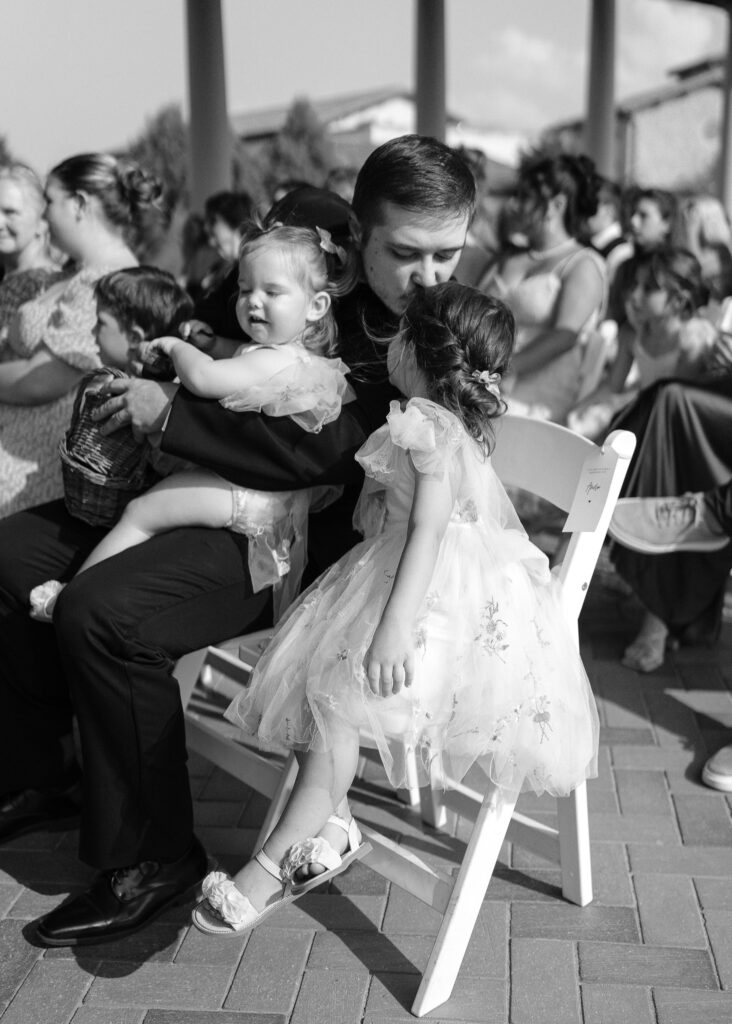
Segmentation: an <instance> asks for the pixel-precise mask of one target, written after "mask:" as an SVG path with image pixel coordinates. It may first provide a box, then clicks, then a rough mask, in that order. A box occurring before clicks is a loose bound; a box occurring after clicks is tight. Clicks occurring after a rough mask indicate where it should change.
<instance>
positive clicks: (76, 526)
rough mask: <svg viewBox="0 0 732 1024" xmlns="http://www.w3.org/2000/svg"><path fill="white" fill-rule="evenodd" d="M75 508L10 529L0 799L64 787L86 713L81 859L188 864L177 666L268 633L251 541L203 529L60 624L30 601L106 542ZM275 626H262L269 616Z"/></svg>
mask: <svg viewBox="0 0 732 1024" xmlns="http://www.w3.org/2000/svg"><path fill="white" fill-rule="evenodd" d="M104 532H105V531H104V530H101V529H95V528H91V527H89V526H87V525H85V524H84V523H82V522H79V521H78V520H75V519H73V518H72V517H71V516H69V515H68V513H67V512H66V509H65V506H64V504H63V502H62V501H58V502H52V503H50V504H48V505H43V506H39V507H37V508H34V509H30V510H28V511H25V512H20V513H18V514H17V515H14V516H11V517H9V518H7V519H4V520H2V521H0V651H1V655H0V793H7V792H10V791H12V790H15V789H20V788H24V787H27V786H32V787H46V786H53V785H54V784H57V783H58V780H59V779H60V778H61V777H62V776H63V746H62V744H63V741H64V740H67V739H68V737H69V735H70V734H71V728H72V715H76V718H77V722H78V729H79V735H80V739H81V747H82V759H83V768H84V771H83V810H82V820H81V835H80V856H81V858H82V859H83V860H85V861H86V862H87V863H89V864H91V865H92V866H94V867H96V868H99V869H102V870H103V869H107V868H114V867H123V866H126V865H129V864H135V863H137V862H139V861H142V860H174V859H176V858H177V857H179V856H180V855H181V854H182V853H183V852H184V851H185V850H186V849H187V847H188V845H189V843H190V841H191V838H192V827H193V826H192V804H191V795H190V788H189V783H188V773H187V768H186V746H185V731H184V722H183V713H182V707H181V702H180V697H179V691H178V685H177V683H176V680H175V679H174V677H173V675H172V669H173V666H174V663H175V660H176V659H177V658H178V657H180V656H181V655H182V654H185V653H187V652H188V651H192V650H196V649H197V648H199V647H203V646H205V645H206V644H209V643H217V642H219V641H221V640H225V639H227V638H229V637H232V636H236V635H237V634H239V633H243V632H246V631H247V630H248V629H250V628H252V625H253V624H254V623H255V622H257V624H258V625H259V624H263V623H264V620H263V619H262V615H263V614H266V613H267V611H268V608H269V605H270V603H271V602H270V600H269V598H270V595H269V592H266V591H265V592H262V593H260V594H257V595H254V594H253V593H252V586H251V580H250V577H249V571H248V567H247V541H246V538H245V537H242V536H239V535H236V534H233V533H231V532H229V531H228V530H208V529H204V528H190V529H179V530H173V531H171V532H169V533H167V534H162V535H160V536H158V537H155V538H153V539H152V540H150V541H147V542H146V543H145V544H141V545H139V546H137V547H134V548H130V549H129V550H127V551H125V552H123V553H122V554H120V555H117V556H116V557H114V558H112V559H109V560H108V561H106V562H103V563H100V564H99V565H97V566H95V567H93V568H92V569H89V570H87V571H86V572H84V573H82V574H81V575H80V576H78V577H76V578H75V579H73V580H72V581H71V582H70V583H69V586H68V587H67V588H66V589H65V590H64V591H63V593H62V594H61V596H60V597H59V600H58V603H57V606H56V611H55V615H54V623H53V625H49V624H47V623H38V622H35V621H34V620H33V619H31V618H30V617H29V614H28V612H29V602H28V595H29V592H30V590H31V589H32V587H34V586H35V585H36V584H38V583H42V582H44V581H45V580H47V579H54V578H55V579H60V580H65V581H68V580H69V579H70V578H71V577H72V576H73V574H74V572H75V571H76V569H77V568H78V567H79V565H80V564H81V562H82V561H83V560H84V558H85V557H86V555H87V554H88V553H89V552H90V551H91V549H92V548H93V547H94V545H95V544H96V543H97V541H98V540H99V539H100V538H101V536H102V535H103V534H104ZM258 620H261V621H258Z"/></svg>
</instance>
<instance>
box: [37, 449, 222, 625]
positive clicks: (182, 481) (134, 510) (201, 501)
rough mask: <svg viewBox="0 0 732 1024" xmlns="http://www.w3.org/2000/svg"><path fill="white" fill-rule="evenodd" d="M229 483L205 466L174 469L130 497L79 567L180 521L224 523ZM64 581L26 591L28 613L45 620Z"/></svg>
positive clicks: (93, 563)
mask: <svg viewBox="0 0 732 1024" xmlns="http://www.w3.org/2000/svg"><path fill="white" fill-rule="evenodd" d="M232 507H233V506H232V497H231V485H230V484H228V483H227V482H226V480H222V479H221V478H220V477H218V476H216V475H215V474H214V473H207V472H206V470H203V469H202V470H192V471H191V472H190V473H174V474H173V475H172V476H169V477H166V479H165V480H161V481H160V483H159V484H156V485H155V486H154V487H152V488H150V490H149V491H146V492H145V494H142V495H140V497H139V498H134V499H133V500H132V501H131V502H130V503H129V505H128V506H127V508H126V509H125V510H124V512H123V513H122V518H121V519H120V520H119V522H118V523H117V524H116V525H115V526H113V527H112V529H111V530H110V531H109V533H108V534H107V536H106V537H105V538H104V539H103V540H102V541H100V543H99V544H97V546H96V547H95V548H94V550H93V551H92V553H91V554H90V555H89V557H88V558H87V559H86V561H85V562H84V563H83V565H81V566H80V568H79V570H78V571H79V572H84V570H85V569H90V568H91V567H92V566H93V565H97V564H98V563H99V562H103V561H104V560H105V559H107V558H111V557H112V556H113V555H118V554H119V553H120V552H121V551H126V550H127V548H131V547H134V546H135V545H136V544H142V543H143V541H146V540H149V539H150V538H151V537H154V536H156V535H157V534H159V533H165V532H166V531H168V530H174V529H175V528H176V527H181V526H209V527H211V528H214V529H215V528H219V527H223V526H226V525H227V523H228V522H229V520H230V519H231V513H232ZM65 586H66V584H65V583H60V582H59V581H58V580H48V581H47V582H46V583H41V584H40V585H39V586H37V587H34V588H33V590H32V591H31V593H30V605H31V617H32V618H34V619H39V620H40V621H42V622H50V621H51V620H52V617H53V609H54V608H55V606H56V601H57V600H58V596H59V594H60V593H61V591H62V590H63V589H64V587H65Z"/></svg>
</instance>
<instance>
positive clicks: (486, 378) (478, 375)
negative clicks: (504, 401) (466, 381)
mask: <svg viewBox="0 0 732 1024" xmlns="http://www.w3.org/2000/svg"><path fill="white" fill-rule="evenodd" d="M471 376H472V378H473V380H477V381H478V383H479V384H482V385H483V387H484V388H485V389H486V391H490V393H491V394H492V395H495V396H496V398H500V397H501V389H500V387H499V386H498V385H499V384H500V383H501V375H500V373H491V371H490V370H473V372H472V374H471Z"/></svg>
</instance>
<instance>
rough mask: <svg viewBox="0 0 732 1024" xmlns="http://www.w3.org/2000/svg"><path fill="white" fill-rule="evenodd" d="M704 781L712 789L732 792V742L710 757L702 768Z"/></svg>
mask: <svg viewBox="0 0 732 1024" xmlns="http://www.w3.org/2000/svg"><path fill="white" fill-rule="evenodd" d="M702 782H704V783H705V784H706V785H707V786H711V787H712V789H719V790H721V791H722V792H723V793H732V743H730V745H729V746H728V747H722V749H721V750H718V751H717V753H716V754H714V755H713V756H712V757H710V758H709V760H708V761H707V763H706V764H705V765H704V767H703V768H702Z"/></svg>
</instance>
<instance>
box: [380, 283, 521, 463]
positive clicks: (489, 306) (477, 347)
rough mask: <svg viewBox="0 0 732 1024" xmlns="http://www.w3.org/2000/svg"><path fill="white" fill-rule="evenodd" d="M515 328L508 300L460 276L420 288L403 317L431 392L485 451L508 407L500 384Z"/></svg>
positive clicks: (409, 342) (403, 326) (403, 328)
mask: <svg viewBox="0 0 732 1024" xmlns="http://www.w3.org/2000/svg"><path fill="white" fill-rule="evenodd" d="M515 330H516V325H515V321H514V318H513V314H512V313H511V310H510V309H509V308H508V306H506V305H505V304H504V303H503V302H500V301H499V300H498V299H493V298H490V297H489V296H487V295H484V294H483V293H482V292H479V291H478V290H477V289H475V288H469V287H468V286H467V285H462V284H458V282H457V281H448V282H447V283H446V284H440V285H436V286H435V287H433V288H427V289H420V290H419V291H418V292H417V294H416V295H415V296H414V297H413V298H412V299H411V301H410V303H409V305H408V306H407V309H406V310H405V312H404V315H403V316H402V320H401V330H400V334H401V337H402V340H403V343H404V344H405V345H409V346H411V348H412V351H413V352H414V358H415V362H416V364H417V366H418V367H419V369H420V370H421V371H422V372H423V374H424V376H425V378H426V382H427V397H428V398H430V399H432V401H434V402H436V403H437V404H438V405H442V406H444V408H445V409H449V410H450V412H453V413H455V415H456V416H458V417H459V418H460V420H461V421H462V423H463V425H464V426H465V429H466V430H467V431H468V433H469V434H470V435H471V436H472V437H474V438H475V439H476V440H477V441H479V442H480V443H481V445H482V446H483V448H484V449H485V451H486V452H490V450H491V449H492V447H493V429H492V426H491V420H492V419H495V418H496V417H497V416H500V415H501V414H502V413H504V412H505V411H506V405H505V402H504V401H503V400H502V399H501V397H500V393H499V389H498V386H497V385H498V383H499V382H500V377H501V376H502V375H503V374H504V373H505V372H506V371H507V369H508V362H509V359H510V356H511V352H512V351H513V343H514V335H515ZM489 375H490V378H491V379H490V380H489ZM496 375H497V376H496ZM489 384H490V385H491V386H489Z"/></svg>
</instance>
